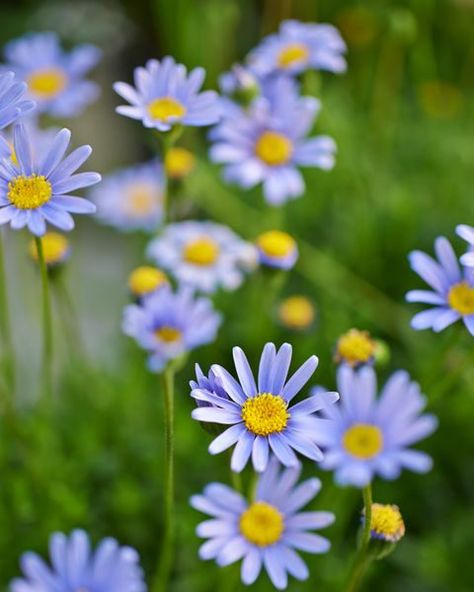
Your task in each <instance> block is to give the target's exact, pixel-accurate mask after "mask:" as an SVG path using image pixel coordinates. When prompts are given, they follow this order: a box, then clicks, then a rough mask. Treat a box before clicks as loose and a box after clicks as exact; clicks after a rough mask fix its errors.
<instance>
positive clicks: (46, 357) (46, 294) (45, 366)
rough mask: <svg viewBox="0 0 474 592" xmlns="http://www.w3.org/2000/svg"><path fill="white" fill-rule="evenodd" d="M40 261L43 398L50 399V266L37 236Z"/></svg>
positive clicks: (51, 339) (51, 365)
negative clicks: (48, 266)
mask: <svg viewBox="0 0 474 592" xmlns="http://www.w3.org/2000/svg"><path fill="white" fill-rule="evenodd" d="M35 243H36V250H37V253H38V263H39V266H40V271H41V284H42V290H43V363H42V367H41V370H42V372H41V376H42V382H43V393H42V395H43V399H44V401H50V400H51V397H52V391H53V319H52V314H51V295H50V290H49V276H48V268H47V265H46V261H45V258H44V252H43V242H42V240H41V238H39V237H35Z"/></svg>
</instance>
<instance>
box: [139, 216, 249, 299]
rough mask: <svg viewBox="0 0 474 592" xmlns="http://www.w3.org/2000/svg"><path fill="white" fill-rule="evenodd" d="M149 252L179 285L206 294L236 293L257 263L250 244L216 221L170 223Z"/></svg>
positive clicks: (152, 243)
mask: <svg viewBox="0 0 474 592" xmlns="http://www.w3.org/2000/svg"><path fill="white" fill-rule="evenodd" d="M147 253H148V256H149V257H150V258H151V259H153V261H155V262H156V263H157V264H158V265H159V266H160V267H163V268H164V269H166V270H167V271H169V272H170V273H172V274H173V275H174V277H176V279H177V280H178V281H179V282H182V283H184V284H188V285H190V286H193V287H194V288H196V289H198V290H200V291H202V292H214V291H215V290H217V289H218V288H220V287H222V288H224V289H225V290H235V289H236V288H238V286H240V284H241V283H242V280H243V278H244V273H243V272H244V270H248V269H249V268H251V267H252V266H254V265H255V263H256V253H255V249H254V247H253V246H252V245H251V244H250V243H247V242H246V241H244V240H242V239H241V238H240V237H238V236H237V235H236V234H234V233H233V232H232V230H230V228H228V227H227V226H222V225H221V224H215V223H214V222H195V221H186V222H178V223H176V224H170V225H168V226H167V227H166V228H165V229H164V231H163V234H162V235H161V236H159V237H158V238H156V239H154V240H153V241H152V242H151V243H150V245H149V247H148V249H147Z"/></svg>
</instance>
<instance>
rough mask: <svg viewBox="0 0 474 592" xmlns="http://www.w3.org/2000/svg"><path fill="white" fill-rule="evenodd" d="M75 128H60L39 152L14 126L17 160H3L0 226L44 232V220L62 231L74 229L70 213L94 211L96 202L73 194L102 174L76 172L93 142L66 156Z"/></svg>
mask: <svg viewBox="0 0 474 592" xmlns="http://www.w3.org/2000/svg"><path fill="white" fill-rule="evenodd" d="M70 139H71V132H70V131H69V130H67V129H62V130H61V131H59V132H58V133H57V134H56V136H55V137H54V138H53V140H52V141H51V142H50V144H49V146H48V149H47V150H44V153H42V154H39V153H38V152H39V151H38V150H37V149H36V148H35V146H34V145H32V142H31V139H30V136H29V134H28V133H27V131H26V129H25V127H24V126H23V125H22V124H18V125H17V126H16V127H15V130H14V150H15V157H16V161H17V164H14V163H13V162H12V161H11V160H6V159H4V160H3V161H2V162H1V163H0V224H6V223H8V222H9V223H10V226H11V227H12V228H14V229H19V228H23V227H24V226H27V227H28V228H29V230H30V231H31V232H32V233H33V234H35V235H37V236H42V235H43V234H44V233H45V232H46V222H49V223H50V224H52V225H53V226H56V227H57V228H60V229H61V230H64V231H69V230H72V229H73V228H74V220H73V218H72V216H71V214H70V213H74V214H91V213H93V212H95V206H94V204H93V203H91V202H90V201H88V200H86V199H83V198H80V197H75V196H73V195H71V192H73V191H75V190H76V189H80V188H81V187H88V186H90V185H93V184H95V183H98V182H99V181H100V175H99V174H98V173H77V174H74V173H75V171H76V170H77V169H78V168H79V167H80V166H81V165H82V164H83V163H84V162H85V161H86V160H87V158H88V157H89V156H90V153H91V152H92V148H91V147H90V146H81V147H79V148H76V149H75V150H73V151H72V152H71V154H69V156H67V157H66V158H64V154H65V152H66V150H67V148H68V146H69V142H70Z"/></svg>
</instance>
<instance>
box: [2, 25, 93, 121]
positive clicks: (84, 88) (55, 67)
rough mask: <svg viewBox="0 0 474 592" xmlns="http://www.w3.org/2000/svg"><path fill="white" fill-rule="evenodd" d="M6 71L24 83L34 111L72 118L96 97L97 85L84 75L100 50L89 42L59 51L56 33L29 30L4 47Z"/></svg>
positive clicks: (91, 66) (59, 46)
mask: <svg viewBox="0 0 474 592" xmlns="http://www.w3.org/2000/svg"><path fill="white" fill-rule="evenodd" d="M4 55H5V59H6V61H7V66H6V67H8V69H9V70H13V71H14V72H15V73H16V74H17V76H18V77H19V78H20V79H21V80H24V81H25V82H26V83H27V84H28V95H29V97H30V98H32V99H34V100H35V101H36V104H37V108H38V111H39V112H41V113H48V114H49V115H52V116H53V117H74V116H76V115H79V114H80V113H81V112H82V111H83V110H84V108H85V107H87V105H89V104H90V103H92V102H93V101H95V100H96V99H97V97H98V96H99V87H98V85H97V84H95V83H94V82H91V81H90V80H84V76H85V75H86V74H87V73H88V72H89V70H91V69H92V68H93V67H94V66H95V65H96V64H97V63H98V61H99V60H100V58H101V55H102V52H101V50H100V49H99V48H98V47H95V46H94V45H89V44H83V45H78V46H77V47H75V48H74V49H73V50H72V51H71V52H70V53H66V52H65V51H63V50H62V48H61V44H60V41H59V37H58V35H57V34H56V33H50V32H48V33H29V34H28V35H25V36H24V37H21V38H19V39H14V40H13V41H10V43H8V44H7V45H6V46H5V50H4Z"/></svg>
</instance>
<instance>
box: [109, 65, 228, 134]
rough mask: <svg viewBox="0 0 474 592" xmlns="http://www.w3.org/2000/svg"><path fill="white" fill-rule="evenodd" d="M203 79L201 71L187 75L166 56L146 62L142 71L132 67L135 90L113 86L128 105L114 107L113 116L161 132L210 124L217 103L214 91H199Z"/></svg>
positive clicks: (215, 116) (214, 119)
mask: <svg viewBox="0 0 474 592" xmlns="http://www.w3.org/2000/svg"><path fill="white" fill-rule="evenodd" d="M204 76H205V72H204V69H203V68H195V69H194V70H192V71H191V72H190V73H189V75H188V74H187V72H186V68H185V66H183V65H182V64H177V63H176V62H175V61H174V59H173V58H172V57H169V56H168V57H165V58H163V60H162V61H161V62H159V61H158V60H149V61H148V62H147V64H146V66H145V68H135V73H134V79H135V88H134V87H133V86H131V85H130V84H126V83H125V82H116V83H115V84H114V90H115V92H117V94H119V95H120V96H121V97H122V98H124V99H125V100H126V101H128V102H129V103H130V105H122V106H120V107H117V113H120V114H121V115H125V116H126V117H131V118H132V119H140V120H142V122H143V125H144V126H145V127H149V128H155V129H157V130H159V131H162V132H164V131H168V130H169V129H171V127H172V126H173V125H176V124H181V125H187V126H205V125H212V124H213V123H216V122H217V120H218V119H219V116H220V115H219V112H220V109H219V101H218V95H217V93H216V92H214V91H205V92H199V91H200V89H201V86H202V83H203V81H204Z"/></svg>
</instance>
